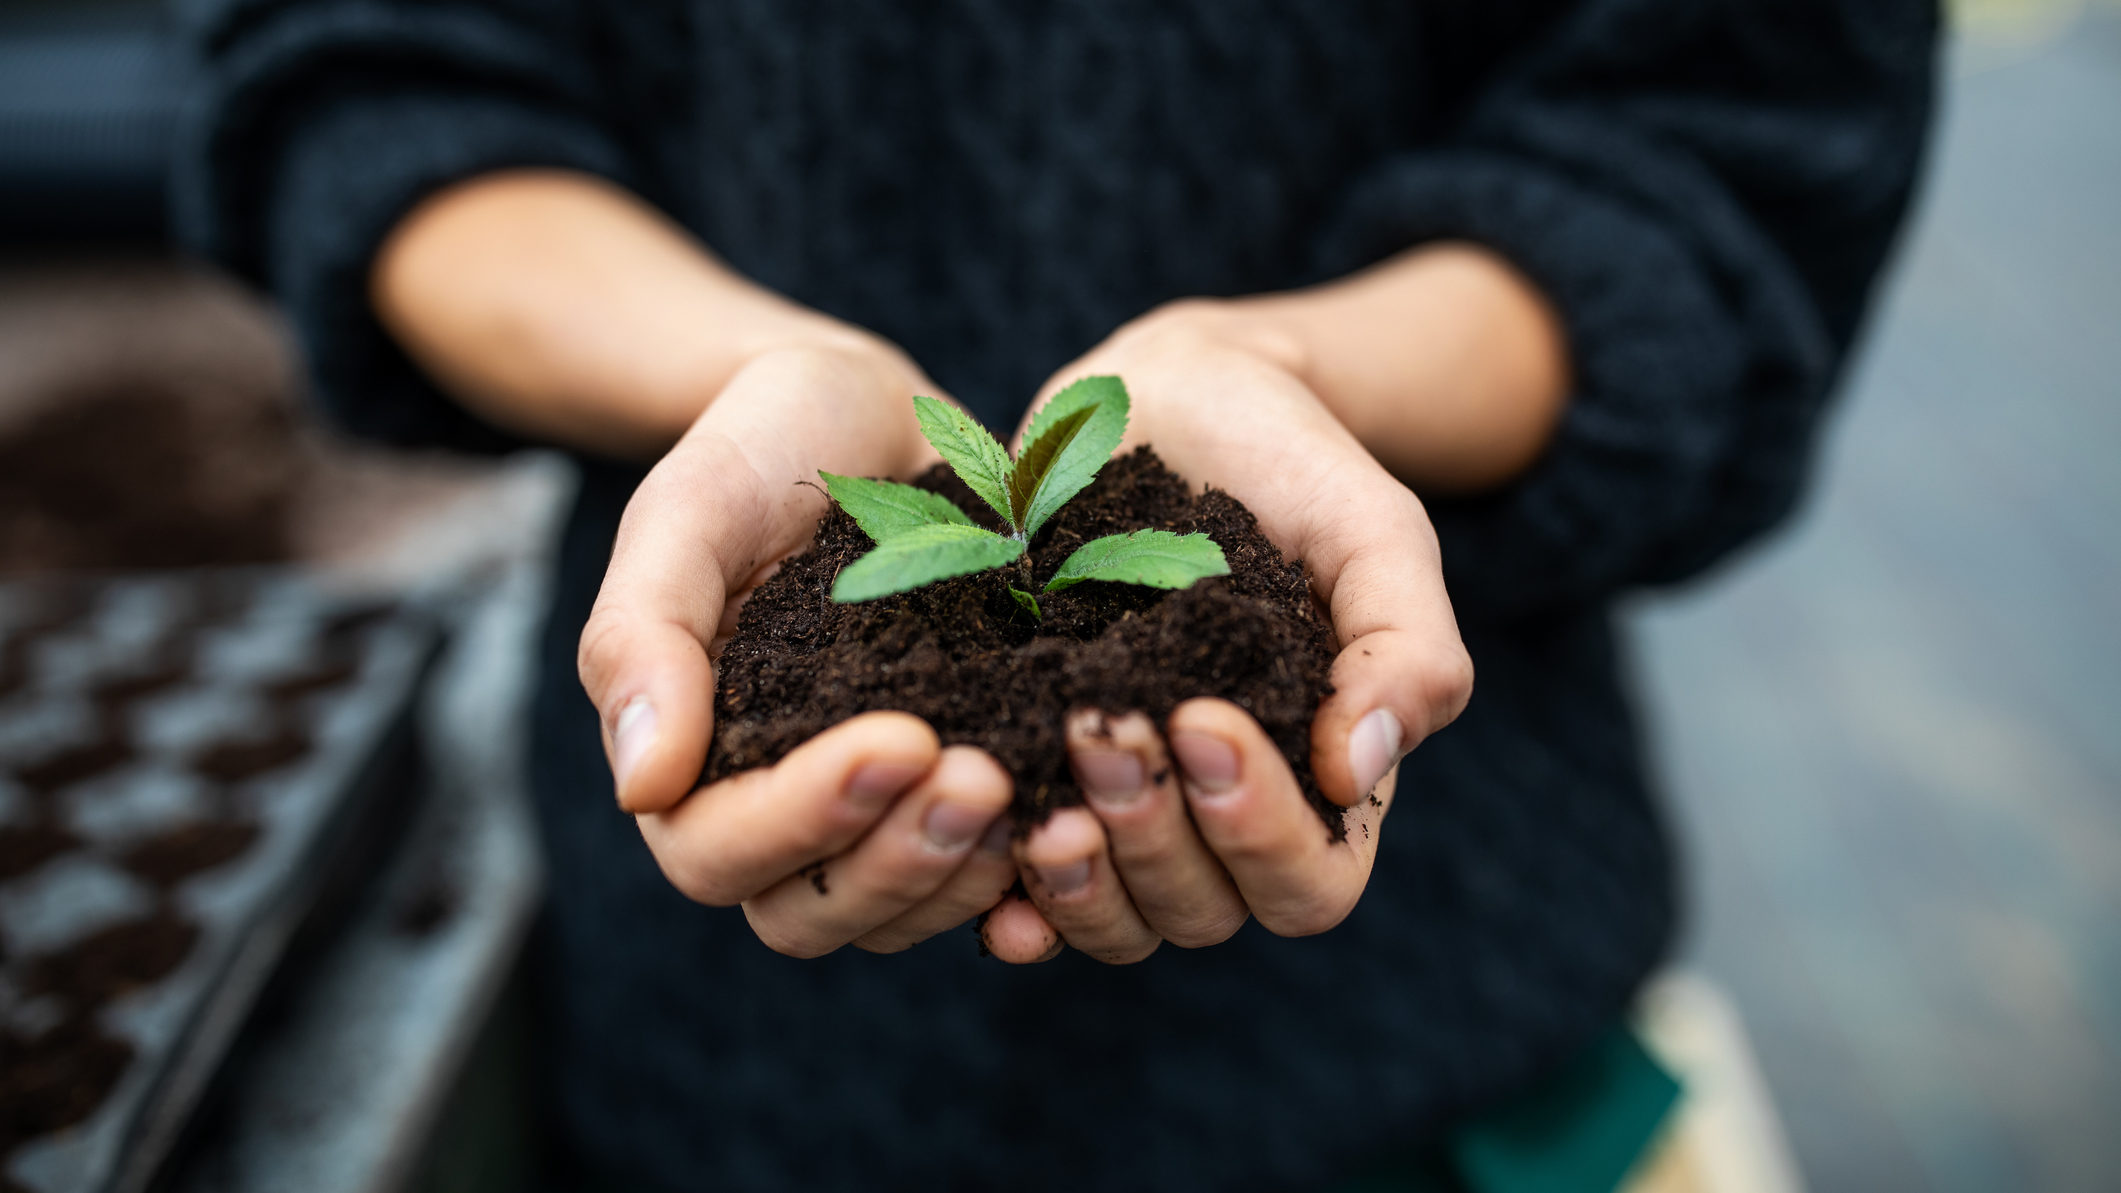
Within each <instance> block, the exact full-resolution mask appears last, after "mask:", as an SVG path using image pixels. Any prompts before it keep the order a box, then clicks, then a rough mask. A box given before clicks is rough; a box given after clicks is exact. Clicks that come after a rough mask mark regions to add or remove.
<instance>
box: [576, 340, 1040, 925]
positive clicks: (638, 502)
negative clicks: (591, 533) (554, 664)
mask: <svg viewBox="0 0 2121 1193" xmlns="http://www.w3.org/2000/svg"><path fill="white" fill-rule="evenodd" d="M916 392H921V393H935V392H936V390H935V387H934V386H933V385H932V383H930V382H928V380H927V379H926V378H925V377H924V376H923V375H922V374H921V373H920V371H919V370H918V369H917V368H915V367H914V366H913V365H912V364H911V363H910V362H909V361H907V360H906V359H905V358H904V357H903V356H902V355H901V354H899V353H897V352H896V351H895V350H892V349H890V348H888V347H886V346H883V345H880V344H871V343H868V342H865V341H863V340H861V339H859V338H850V340H849V341H848V342H846V343H844V344H834V345H832V346H829V347H822V348H808V347H806V348H798V349H784V350H779V351H774V352H769V353H766V354H764V355H762V356H760V357H758V358H757V359H755V360H753V361H752V362H750V363H749V364H748V365H746V366H745V367H744V368H742V369H741V370H739V371H738V372H737V373H736V374H735V376H734V377H733V378H732V379H731V380H730V381H729V383H728V385H727V386H726V387H724V388H723V390H722V392H721V393H719V394H717V395H716V396H715V397H714V399H713V400H712V401H711V402H710V403H709V405H708V407H707V411H706V413H705V414H703V415H701V416H700V418H699V419H698V421H696V422H695V423H694V424H693V425H692V427H691V429H690V430H689V431H687V432H686V434H685V436H684V437H683V439H681V440H680V441H679V443H678V444H677V446H676V447H675V448H673V449H671V451H670V453H669V454H668V455H666V456H665V457H664V458H663V459H662V461H661V462H660V463H658V464H657V465H656V466H655V468H654V470H653V471H651V472H650V473H649V474H648V476H647V478H646V479H645V480H643V481H642V482H641V486H640V488H639V489H638V490H637V491H636V492H635V493H634V496H633V500H632V501H631V502H630V503H629V504H628V505H627V507H626V514H625V517H624V519H623V520H622V521H621V522H620V525H619V532H618V539H617V542H616V544H615V545H614V547H613V550H612V557H611V566H610V569H609V571H608V572H607V573H606V574H605V577H604V585H603V589H602V590H601V591H600V592H599V593H598V595H597V601H596V607H595V609H594V610H593V611H592V613H591V614H590V618H589V623H588V625H587V626H586V627H585V628H584V630H583V632H582V643H581V654H580V668H581V675H582V683H583V685H584V686H585V687H586V688H587V689H588V691H589V697H590V699H591V701H593V702H594V703H595V704H596V707H597V711H598V714H599V716H600V718H601V720H602V722H603V729H604V749H605V753H606V756H607V757H608V758H609V759H610V761H611V766H612V773H613V776H614V778H615V781H616V786H617V791H618V801H619V806H620V807H621V808H623V809H624V810H626V811H627V812H630V813H632V814H633V815H634V817H635V818H636V820H637V822H638V823H639V825H640V829H641V835H642V836H643V837H645V838H646V839H647V842H648V847H649V849H650V850H652V851H653V852H654V854H655V858H656V861H657V863H658V864H659V865H660V866H661V867H662V870H663V873H664V875H665V876H666V877H667V878H669V880H670V881H671V883H672V884H673V885H674V886H676V887H677V889H678V890H679V891H681V892H683V893H684V894H685V895H687V896H688V897H690V898H692V899H695V900H697V901H699V902H701V903H706V904H709V905H712V906H730V905H734V904H741V905H742V906H743V908H744V914H745V916H746V917H747V918H748V919H749V921H750V923H751V926H752V928H753V930H755V931H756V932H757V933H758V935H759V938H760V939H761V940H763V941H764V942H765V943H766V944H767V945H769V946H770V947H772V948H774V949H775V950H777V951H779V952H782V953H786V954H789V955H791V956H803V957H809V956H817V955H820V954H823V953H827V952H831V951H832V950H834V949H837V948H839V947H841V946H842V945H846V944H856V945H859V946H861V947H863V948H867V949H871V950H873V951H877V952H893V951H897V950H899V949H904V948H907V947H910V946H912V945H913V944H916V943H918V942H919V941H921V940H924V939H926V938H927V937H929V936H932V935H934V934H936V933H938V932H942V931H945V930H947V929H949V928H953V927H956V926H957V925H959V924H962V923H964V922H966V921H967V920H970V919H971V918H972V917H974V916H976V915H978V914H980V913H981V912H984V911H986V910H987V909H989V908H991V907H993V906H994V905H995V904H996V903H997V902H999V900H1000V899H1001V896H1002V895H1003V893H1005V892H1006V891H1007V890H1008V889H1009V887H1010V885H1011V884H1012V883H1013V882H1014V881H1015V877H1016V869H1015V864H1014V862H1013V861H1012V860H1011V857H1010V847H1009V836H1008V822H1007V820H1006V819H1004V818H1003V813H1004V811H1005V810H1006V809H1007V807H1008V804H1009V799H1010V794H1011V788H1012V781H1011V779H1010V777H1009V775H1008V773H1007V772H1005V771H1004V770H1003V769H1002V767H1001V766H1000V765H999V764H998V763H996V762H995V761H994V760H993V759H992V758H991V757H989V756H988V755H987V754H985V753H983V752H981V751H979V750H976V749H972V748H970V747H964V746H953V747H951V748H949V749H943V748H942V747H941V746H940V744H939V743H938V741H937V739H936V735H935V733H934V731H933V730H932V729H930V728H929V727H928V725H927V724H926V723H924V722H923V721H921V720H920V719H918V718H916V717H913V716H909V715H907V714H905V713H894V712H874V713H868V714H865V715H862V716H859V717H855V718H853V719H851V720H848V721H846V722H843V723H842V724H840V725H838V726H835V727H834V728H832V729H830V730H828V731H826V732H825V733H822V734H819V735H818V736H817V737H815V738H813V739H811V740H810V741H809V742H806V743H805V744H803V745H802V746H799V747H797V748H796V749H795V750H793V751H791V752H790V753H789V754H788V756H787V757H785V758H783V759H782V760H781V761H780V762H778V763H776V764H775V765H773V766H770V767H763V768H760V769H757V770H752V771H747V772H745V773H743V774H739V775H734V776H731V777H729V778H727V779H724V780H722V781H720V782H717V783H713V784H710V785H708V786H706V787H703V788H700V789H698V790H694V789H693V783H694V782H695V780H696V779H697V778H698V776H699V773H700V768H701V766H702V764H703V763H704V761H705V759H706V756H707V745H708V741H709V738H710V735H711V733H712V731H713V692H714V671H713V663H712V657H713V655H714V654H715V653H716V646H717V643H718V641H719V640H722V639H724V638H726V637H727V635H729V634H730V633H732V632H734V630H735V625H736V609H737V607H738V605H739V604H740V603H741V601H742V599H743V597H744V595H745V594H747V593H748V592H749V590H750V589H751V588H752V587H754V586H755V585H756V584H757V583H758V582H759V581H760V580H762V579H763V578H764V577H765V576H766V575H768V574H770V573H771V571H772V570H773V569H774V568H775V567H776V566H778V564H779V562H780V561H781V560H782V559H784V558H786V557H787V556H788V555H789V554H791V553H793V552H795V551H797V550H799V549H800V548H801V547H802V546H803V545H804V544H805V543H806V542H807V541H808V540H809V538H810V537H811V534H812V533H813V531H814V530H815V528H816V526H817V521H818V518H819V516H820V514H822V513H823V512H824V509H825V500H826V499H825V498H824V496H823V495H822V494H821V493H820V492H819V490H818V489H817V488H816V487H815V482H816V481H817V474H818V471H819V469H824V470H827V471H831V472H837V473H842V474H846V475H852V476H897V477H906V476H910V475H911V474H913V473H915V472H917V471H919V470H920V469H921V468H923V467H925V466H927V465H928V464H929V463H932V462H933V461H934V460H935V459H936V457H935V455H934V452H933V449H932V448H930V447H929V446H928V444H927V442H926V441H925V440H924V439H922V438H921V435H920V429H919V426H918V423H917V422H916V420H915V418H914V413H913V403H912V402H911V400H910V396H911V395H912V394H914V393H916ZM804 482H811V483H808V484H806V483H804Z"/></svg>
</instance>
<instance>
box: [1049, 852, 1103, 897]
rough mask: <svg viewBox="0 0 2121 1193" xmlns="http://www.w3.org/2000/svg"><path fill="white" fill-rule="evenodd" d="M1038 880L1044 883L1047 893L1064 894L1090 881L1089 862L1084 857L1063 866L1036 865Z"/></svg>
mask: <svg viewBox="0 0 2121 1193" xmlns="http://www.w3.org/2000/svg"><path fill="white" fill-rule="evenodd" d="M1038 880H1039V881H1040V882H1042V883H1044V884H1045V886H1046V893H1047V894H1049V895H1066V894H1071V893H1073V892H1075V891H1079V890H1081V889H1083V887H1085V886H1087V885H1089V882H1090V862H1089V859H1087V858H1086V859H1084V860H1082V861H1079V862H1070V863H1069V864H1067V865H1065V866H1040V867H1038Z"/></svg>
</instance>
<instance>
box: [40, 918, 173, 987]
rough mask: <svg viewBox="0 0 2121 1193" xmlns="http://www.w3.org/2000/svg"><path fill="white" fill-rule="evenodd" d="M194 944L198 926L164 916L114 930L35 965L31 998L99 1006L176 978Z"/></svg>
mask: <svg viewBox="0 0 2121 1193" xmlns="http://www.w3.org/2000/svg"><path fill="white" fill-rule="evenodd" d="M198 942H199V929H198V927H197V925H195V924H193V923H191V922H190V921H189V920H185V919H183V918H181V917H179V916H177V915H176V914H174V913H172V912H168V911H158V912H156V913H154V914H152V915H149V916H146V917H144V918H142V919H137V920H127V921H125V922H123V923H119V924H113V925H111V926H110V927H107V928H102V929H99V930H97V931H95V932H91V933H89V934H88V935H87V936H84V937H82V938H81V939H79V940H76V941H74V942H73V943H72V944H69V945H67V946H66V947H65V948H63V949H61V950H59V951H58V952H56V953H48V954H46V955H44V956H42V957H39V958H37V959H36V960H35V961H33V962H32V963H31V964H30V971H29V972H30V978H29V987H30V992H31V993H33V994H56V995H58V996H59V997H61V998H63V999H65V1000H66V1001H67V1002H68V1003H70V1004H71V1005H73V1006H75V1007H80V1008H89V1007H96V1006H101V1005H102V1004H104V1003H107V1002H109V1001H111V1000H112V999H115V998H118V997H119V996H121V995H123V994H126V993H128V992H130V991H133V990H138V989H141V988H143V987H147V986H152V985H154V984H155V983H156V982H159V981H161V980H162V979H163V978H166V977H168V976H169V975H170V974H172V973H174V972H176V969H177V966H178V965H180V964H182V963H183V961H184V958H185V957H187V956H189V955H190V954H191V950H192V946H193V945H195V944H197V943H198Z"/></svg>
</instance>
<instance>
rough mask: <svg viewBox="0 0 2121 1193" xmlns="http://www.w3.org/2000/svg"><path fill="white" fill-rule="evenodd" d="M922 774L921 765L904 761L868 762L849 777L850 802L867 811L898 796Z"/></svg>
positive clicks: (848, 797) (848, 792)
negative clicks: (910, 764)
mask: <svg viewBox="0 0 2121 1193" xmlns="http://www.w3.org/2000/svg"><path fill="white" fill-rule="evenodd" d="M920 774H921V768H920V767H917V766H908V765H906V764H905V763H903V762H871V763H867V764H865V765H863V766H861V767H860V768H858V769H856V771H855V772H854V774H853V775H851V776H849V777H848V779H847V799H848V802H850V803H852V804H854V805H855V806H856V807H859V808H862V809H863V810H865V811H866V810H869V809H873V808H877V807H880V806H882V805H884V804H887V803H890V802H891V801H892V800H893V799H895V798H897V796H898V793H899V792H901V791H904V790H905V789H906V788H907V786H908V785H909V784H911V783H912V782H913V781H914V780H915V779H917V778H919V777H920Z"/></svg>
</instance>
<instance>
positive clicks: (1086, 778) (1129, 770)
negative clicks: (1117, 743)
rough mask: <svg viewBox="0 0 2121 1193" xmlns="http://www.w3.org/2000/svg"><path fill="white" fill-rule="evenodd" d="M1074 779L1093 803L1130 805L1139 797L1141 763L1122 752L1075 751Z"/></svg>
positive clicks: (1136, 758) (1140, 790)
mask: <svg viewBox="0 0 2121 1193" xmlns="http://www.w3.org/2000/svg"><path fill="white" fill-rule="evenodd" d="M1075 777H1076V778H1078V779H1081V780H1082V783H1083V794H1084V795H1085V796H1088V797H1089V798H1090V800H1091V801H1092V802H1093V803H1101V804H1131V803H1133V802H1134V800H1135V799H1136V797H1138V796H1140V795H1141V793H1142V760H1141V759H1140V758H1138V757H1136V756H1135V755H1133V754H1130V753H1128V752H1127V751H1125V750H1097V749H1083V750H1077V751H1075Z"/></svg>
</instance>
